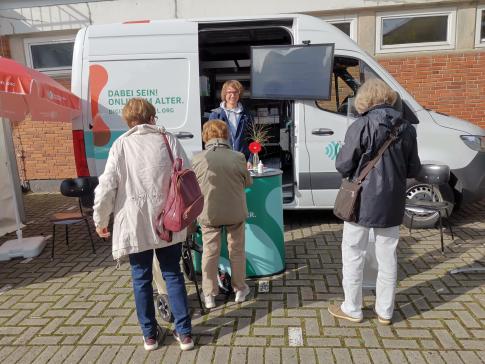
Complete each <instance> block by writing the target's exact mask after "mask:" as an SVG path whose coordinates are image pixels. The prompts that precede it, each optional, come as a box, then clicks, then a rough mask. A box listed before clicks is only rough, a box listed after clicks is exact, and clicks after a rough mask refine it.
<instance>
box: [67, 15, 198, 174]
mask: <svg viewBox="0 0 485 364" xmlns="http://www.w3.org/2000/svg"><path fill="white" fill-rule="evenodd" d="M197 37H198V28H197V23H194V22H188V21H182V20H176V21H161V22H154V23H141V24H110V25H100V26H96V27H89V28H87V31H86V36H85V38H84V44H85V46H84V52H83V55H82V57H83V58H82V64H83V75H84V77H82V82H81V84H82V86H81V91H80V93H81V94H82V96H83V97H82V98H83V100H89V101H88V102H86V104H85V105H84V106H85V109H83V114H84V118H83V126H84V130H85V144H86V154H87V155H88V165H89V170H90V172H91V173H92V174H93V175H99V174H100V173H101V172H102V171H103V170H104V165H105V163H106V158H107V154H108V151H109V148H110V147H111V145H112V143H113V142H114V140H115V139H116V138H117V137H118V136H119V135H121V134H122V133H124V132H125V131H126V130H127V129H128V127H127V125H126V123H125V122H124V120H123V119H122V117H121V111H122V108H123V105H124V104H125V103H126V101H127V100H128V99H130V98H132V97H145V98H147V99H148V100H149V101H151V102H152V104H153V105H154V106H155V107H156V109H157V116H158V118H159V119H158V121H157V123H158V124H159V125H163V126H164V127H166V128H167V129H168V130H169V131H170V132H173V133H179V132H191V134H192V138H188V139H182V140H181V142H182V144H183V145H184V148H185V149H186V151H187V152H188V154H189V155H191V154H193V153H195V152H197V151H200V149H201V145H202V141H201V134H200V120H199V118H198V117H196V115H198V114H199V112H200V111H199V110H200V106H199V102H200V95H199V68H198V62H199V61H198V38H197ZM130 70H136V72H133V71H131V72H130ZM76 91H77V92H79V89H76ZM91 129H92V130H93V131H96V134H94V135H93V132H92V131H91ZM100 130H101V132H100ZM103 131H106V133H105V135H104V136H103ZM194 131H196V132H194Z"/></svg>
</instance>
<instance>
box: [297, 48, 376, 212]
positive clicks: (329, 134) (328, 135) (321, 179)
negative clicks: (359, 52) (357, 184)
mask: <svg viewBox="0 0 485 364" xmlns="http://www.w3.org/2000/svg"><path fill="white" fill-rule="evenodd" d="M373 77H378V76H377V75H376V74H375V73H374V71H373V70H372V69H371V68H370V67H369V66H368V65H367V64H366V63H365V62H364V61H362V60H361V59H359V58H357V57H356V56H355V53H353V52H346V51H342V50H339V51H336V52H335V55H334V61H333V75H332V96H331V99H330V100H325V101H321V100H315V101H313V102H312V101H306V102H305V105H304V108H305V112H304V115H305V146H306V148H307V150H308V155H309V159H310V170H309V172H305V171H301V172H300V186H299V188H300V189H302V188H311V190H312V196H313V202H314V204H315V206H316V207H319V208H333V205H334V203H335V198H336V196H337V192H338V188H339V187H340V183H341V179H342V178H341V176H340V174H339V173H338V172H337V170H336V169H335V159H336V158H337V155H338V153H339V151H340V148H341V146H342V145H343V142H344V139H345V133H346V132H347V129H348V127H349V126H350V125H351V123H352V122H353V121H354V120H355V119H356V117H357V115H356V112H355V110H354V109H353V100H354V97H355V95H356V93H357V90H358V89H359V87H360V85H362V84H363V83H364V81H365V80H366V79H368V78H373ZM302 182H306V184H304V183H302ZM308 185H309V186H308Z"/></svg>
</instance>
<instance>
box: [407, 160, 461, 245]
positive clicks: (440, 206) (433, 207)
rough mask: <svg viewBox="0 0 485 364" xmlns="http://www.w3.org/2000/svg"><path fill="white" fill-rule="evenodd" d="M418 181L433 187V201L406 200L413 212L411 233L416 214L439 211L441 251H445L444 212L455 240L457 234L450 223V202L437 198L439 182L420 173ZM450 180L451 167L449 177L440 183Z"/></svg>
mask: <svg viewBox="0 0 485 364" xmlns="http://www.w3.org/2000/svg"><path fill="white" fill-rule="evenodd" d="M416 179H417V180H418V181H420V182H423V183H428V184H429V186H430V187H431V199H432V201H420V200H408V201H407V202H406V207H405V208H406V211H407V212H409V213H410V214H411V223H410V225H409V234H411V232H412V228H413V222H414V216H415V215H418V214H433V213H438V222H439V229H440V239H441V252H442V253H444V252H445V244H444V241H443V212H444V213H445V214H446V223H447V225H448V228H449V230H450V233H451V239H452V240H454V239H455V236H454V234H453V228H452V227H451V223H450V216H449V213H448V209H449V208H450V207H451V206H450V205H451V204H450V203H448V202H446V201H442V202H441V201H438V200H435V196H436V193H435V190H434V189H435V186H437V185H438V184H436V183H430V182H428V181H427V176H422V175H420V176H419V177H417V178H416ZM448 180H449V168H448V178H446V180H441V182H440V184H444V183H448Z"/></svg>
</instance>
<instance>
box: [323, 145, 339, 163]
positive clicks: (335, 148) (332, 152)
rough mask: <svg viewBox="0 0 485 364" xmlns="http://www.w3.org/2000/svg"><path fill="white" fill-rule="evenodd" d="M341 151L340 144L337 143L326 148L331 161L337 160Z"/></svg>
mask: <svg viewBox="0 0 485 364" xmlns="http://www.w3.org/2000/svg"><path fill="white" fill-rule="evenodd" d="M339 151H340V144H339V143H337V142H330V143H329V144H328V145H327V146H326V147H325V154H326V155H327V157H328V158H330V159H331V160H335V158H337V155H338V152H339Z"/></svg>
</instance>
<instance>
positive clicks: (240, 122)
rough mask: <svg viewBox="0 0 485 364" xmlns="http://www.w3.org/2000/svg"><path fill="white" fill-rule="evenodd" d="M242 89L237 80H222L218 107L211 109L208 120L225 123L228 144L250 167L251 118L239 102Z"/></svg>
mask: <svg viewBox="0 0 485 364" xmlns="http://www.w3.org/2000/svg"><path fill="white" fill-rule="evenodd" d="M243 91H244V87H243V85H241V83H240V82H239V81H237V80H229V81H226V82H224V84H223V85H222V90H221V103H220V105H219V107H218V108H216V109H214V110H212V112H211V114H210V116H209V120H214V119H216V120H222V121H224V122H225V123H226V124H227V127H228V130H229V144H230V145H231V148H232V150H235V151H236V152H241V153H242V154H244V156H245V157H246V161H248V162H247V164H248V165H247V166H248V168H250V167H251V162H250V161H251V159H250V156H251V155H250V152H249V148H248V144H249V135H250V128H251V123H252V122H253V118H252V116H251V114H250V113H249V111H248V110H247V109H246V108H245V107H244V106H243V105H242V104H241V102H240V98H241V95H242V93H243Z"/></svg>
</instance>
